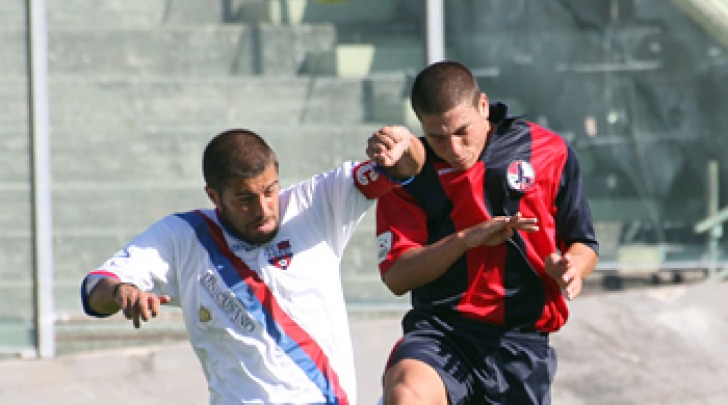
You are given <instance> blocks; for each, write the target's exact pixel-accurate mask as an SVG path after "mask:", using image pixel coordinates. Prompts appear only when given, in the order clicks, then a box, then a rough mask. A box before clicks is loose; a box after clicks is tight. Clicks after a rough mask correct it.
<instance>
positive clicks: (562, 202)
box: [556, 147, 599, 254]
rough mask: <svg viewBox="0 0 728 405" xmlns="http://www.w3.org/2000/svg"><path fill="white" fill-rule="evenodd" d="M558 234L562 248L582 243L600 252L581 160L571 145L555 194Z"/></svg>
mask: <svg viewBox="0 0 728 405" xmlns="http://www.w3.org/2000/svg"><path fill="white" fill-rule="evenodd" d="M556 234H557V236H558V243H559V245H560V246H559V248H560V249H561V250H562V251H564V250H565V249H566V248H567V247H568V246H569V245H571V244H573V243H575V242H580V243H583V244H585V245H587V246H589V247H591V248H592V249H594V251H595V252H596V253H597V254H599V243H598V242H597V239H596V235H595V232H594V224H593V220H592V215H591V209H590V207H589V202H588V200H587V197H586V193H585V192H584V184H583V180H582V176H581V170H580V168H579V161H578V159H577V157H576V154H575V153H574V150H573V149H572V148H571V147H569V148H568V157H567V159H566V163H565V165H564V169H563V172H562V175H561V183H560V187H559V192H558V194H557V196H556Z"/></svg>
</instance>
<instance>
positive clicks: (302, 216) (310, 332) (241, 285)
mask: <svg viewBox="0 0 728 405" xmlns="http://www.w3.org/2000/svg"><path fill="white" fill-rule="evenodd" d="M366 152H367V155H368V156H369V157H370V158H371V160H370V161H366V162H364V163H360V164H356V163H352V162H345V163H343V164H341V165H340V166H339V167H338V168H335V169H333V170H331V171H328V172H325V173H321V174H318V175H316V176H314V177H312V178H310V179H308V180H306V181H303V182H301V183H299V184H296V185H293V186H290V187H288V188H285V189H281V184H280V183H279V179H278V165H279V162H278V160H277V158H276V154H275V153H274V151H273V150H272V149H271V148H270V147H269V146H268V144H267V143H266V142H265V141H264V140H263V139H262V138H261V137H260V136H259V135H257V134H256V133H254V132H252V131H249V130H238V129H236V130H229V131H226V132H223V133H221V134H219V135H217V136H215V137H214V138H213V139H212V140H211V141H210V142H209V143H208V145H207V147H206V148H205V150H204V154H203V159H202V160H203V162H202V167H203V174H204V179H205V182H206V185H205V192H206V193H207V195H208V197H209V198H210V200H211V201H212V203H213V204H214V207H215V208H214V209H199V210H194V211H189V212H182V213H176V214H172V215H169V216H167V217H165V218H163V219H161V220H160V221H158V222H157V223H155V224H153V225H152V226H151V227H149V228H148V229H147V230H145V231H143V232H142V233H141V234H140V235H139V236H137V237H136V238H134V239H133V240H132V241H131V242H130V243H129V244H128V245H126V246H125V247H124V248H122V249H121V250H120V251H118V252H117V253H116V254H115V255H114V256H113V257H111V258H110V259H109V260H107V261H106V262H105V263H103V265H101V266H100V267H99V268H98V269H96V270H93V271H91V272H90V273H89V274H88V275H87V276H86V277H85V278H84V280H83V283H82V287H81V295H82V302H83V307H84V309H85V311H86V313H87V314H89V315H91V316H97V317H105V316H109V315H111V314H114V313H116V312H117V311H119V310H121V311H123V314H124V316H126V318H127V319H129V320H131V321H132V322H133V325H134V326H135V327H137V328H138V327H140V326H141V323H142V322H143V321H148V320H150V318H152V317H155V316H156V315H157V314H158V312H159V309H160V305H161V304H167V303H171V304H177V305H179V306H181V308H182V314H183V318H184V322H185V327H186V329H187V333H188V336H189V340H190V343H191V345H192V348H193V349H194V351H195V353H196V354H197V357H198V358H199V360H200V363H201V365H202V368H203V371H204V374H205V376H206V378H207V382H208V387H209V392H210V403H211V404H233V403H256V404H353V403H355V402H356V379H355V375H354V373H355V370H354V365H353V353H352V347H351V341H350V336H349V328H348V320H347V314H346V308H345V303H344V298H343V292H342V287H341V277H340V264H341V258H342V255H343V253H344V249H345V247H346V245H347V243H348V242H349V240H350V238H351V236H352V234H353V233H354V229H355V227H356V225H357V224H358V223H359V222H360V220H361V219H362V218H363V216H364V214H365V212H366V211H367V209H368V208H369V207H370V206H371V205H372V203H373V201H374V199H375V198H377V197H379V196H380V195H382V194H384V193H386V192H388V191H389V190H391V189H392V188H394V187H399V186H400V183H401V182H403V181H404V182H406V181H407V180H408V179H411V177H412V176H413V175H415V174H416V173H417V172H418V171H419V170H420V168H421V166H422V164H423V162H424V147H423V145H422V144H421V143H420V141H419V140H418V139H417V138H415V137H414V136H412V135H411V134H410V132H409V131H408V130H407V129H405V128H402V127H387V128H383V129H382V130H380V131H377V132H376V133H374V134H373V135H372V136H371V137H369V139H368V142H367V148H366Z"/></svg>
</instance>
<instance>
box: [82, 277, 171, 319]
mask: <svg viewBox="0 0 728 405" xmlns="http://www.w3.org/2000/svg"><path fill="white" fill-rule="evenodd" d="M170 300H171V299H170V297H169V296H168V295H162V296H157V295H155V294H153V293H149V292H144V291H142V290H140V289H139V288H137V287H136V286H135V285H134V284H130V283H122V282H120V281H119V280H116V279H114V278H110V277H107V278H103V279H101V280H99V282H98V283H97V284H96V286H94V288H93V290H91V293H90V294H89V301H88V302H89V306H90V307H91V309H93V310H94V311H96V312H97V313H99V314H108V315H110V314H114V313H116V312H117V311H119V310H120V309H121V310H122V312H123V313H124V316H125V317H126V319H129V320H131V321H132V323H133V324H134V327H135V328H139V327H141V321H144V322H147V321H148V320H149V319H151V318H154V317H156V316H157V315H158V314H159V308H160V306H161V305H162V304H166V303H168V302H169V301H170Z"/></svg>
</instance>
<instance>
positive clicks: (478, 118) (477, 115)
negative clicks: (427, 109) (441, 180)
mask: <svg viewBox="0 0 728 405" xmlns="http://www.w3.org/2000/svg"><path fill="white" fill-rule="evenodd" d="M488 114H489V106H488V99H487V97H486V96H485V94H481V95H480V97H479V98H478V102H477V104H476V105H473V103H472V102H471V101H470V100H467V101H465V102H463V103H461V104H459V105H458V106H456V107H453V108H451V109H450V110H448V111H446V112H444V113H441V114H423V115H422V116H421V117H420V123H421V124H422V130H423V131H424V133H425V139H426V140H427V143H428V144H429V145H430V147H431V148H432V150H433V151H434V152H435V153H436V154H437V155H438V156H439V157H440V158H442V159H443V160H445V161H446V162H447V163H449V164H450V166H452V167H454V168H456V169H459V170H467V169H469V168H471V167H473V165H475V163H476V162H477V161H478V159H479V158H480V154H481V153H482V151H483V148H484V147H485V143H486V141H487V140H488V132H489V131H490V122H488Z"/></svg>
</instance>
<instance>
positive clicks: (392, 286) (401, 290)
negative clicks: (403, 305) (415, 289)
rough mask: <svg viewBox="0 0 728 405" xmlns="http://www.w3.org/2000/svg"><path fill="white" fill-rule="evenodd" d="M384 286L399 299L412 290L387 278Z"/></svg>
mask: <svg viewBox="0 0 728 405" xmlns="http://www.w3.org/2000/svg"><path fill="white" fill-rule="evenodd" d="M384 284H385V285H386V286H387V288H388V289H389V291H391V292H392V294H394V295H396V296H397V297H401V296H403V295H405V294H407V293H408V292H409V291H410V288H408V287H407V286H405V285H403V284H402V283H397V282H396V280H392V279H391V277H386V276H385V277H384Z"/></svg>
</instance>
